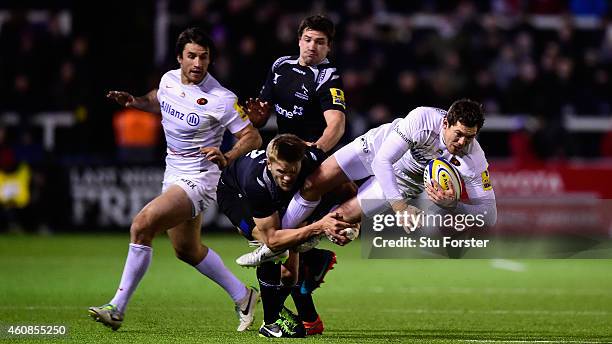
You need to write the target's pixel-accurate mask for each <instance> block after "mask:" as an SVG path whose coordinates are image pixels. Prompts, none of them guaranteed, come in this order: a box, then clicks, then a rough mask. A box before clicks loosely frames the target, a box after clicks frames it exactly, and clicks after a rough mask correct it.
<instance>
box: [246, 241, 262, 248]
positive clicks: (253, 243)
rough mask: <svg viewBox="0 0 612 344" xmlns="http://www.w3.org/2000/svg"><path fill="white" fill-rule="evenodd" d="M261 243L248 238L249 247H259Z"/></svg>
mask: <svg viewBox="0 0 612 344" xmlns="http://www.w3.org/2000/svg"><path fill="white" fill-rule="evenodd" d="M262 245H263V244H262V243H260V242H259V241H257V240H249V247H261V246H262Z"/></svg>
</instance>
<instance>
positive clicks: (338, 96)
mask: <svg viewBox="0 0 612 344" xmlns="http://www.w3.org/2000/svg"><path fill="white" fill-rule="evenodd" d="M329 92H330V93H331V96H332V104H335V105H340V106H342V108H343V109H345V110H346V101H345V100H344V91H342V90H341V89H339V88H330V89H329Z"/></svg>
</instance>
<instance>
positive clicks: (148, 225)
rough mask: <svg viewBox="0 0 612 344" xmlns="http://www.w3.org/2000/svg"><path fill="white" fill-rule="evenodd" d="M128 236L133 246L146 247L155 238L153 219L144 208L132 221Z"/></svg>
mask: <svg viewBox="0 0 612 344" xmlns="http://www.w3.org/2000/svg"><path fill="white" fill-rule="evenodd" d="M130 236H131V238H132V242H133V243H135V244H141V245H148V244H150V243H151V241H152V240H153V237H154V236H155V229H154V228H153V218H152V216H151V212H150V211H149V210H147V209H146V208H145V209H143V210H141V211H140V212H139V213H138V214H137V215H136V217H134V220H132V225H131V226H130Z"/></svg>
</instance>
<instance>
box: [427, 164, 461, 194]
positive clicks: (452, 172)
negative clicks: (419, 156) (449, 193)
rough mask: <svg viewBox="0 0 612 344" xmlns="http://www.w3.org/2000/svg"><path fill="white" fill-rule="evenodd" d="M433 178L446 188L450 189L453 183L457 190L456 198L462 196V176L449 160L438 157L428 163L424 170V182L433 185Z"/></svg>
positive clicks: (454, 188)
mask: <svg viewBox="0 0 612 344" xmlns="http://www.w3.org/2000/svg"><path fill="white" fill-rule="evenodd" d="M432 180H435V181H436V182H438V184H440V186H441V187H442V189H444V190H448V189H449V188H450V187H449V185H452V186H453V190H455V199H457V200H459V199H460V198H461V187H462V186H461V177H460V176H459V172H458V171H457V170H456V169H455V167H453V166H452V165H451V164H450V163H449V162H448V161H446V160H444V159H442V158H437V159H433V160H431V161H429V162H428V163H427V165H426V166H425V171H424V172H423V182H424V183H425V184H431V185H433V183H432Z"/></svg>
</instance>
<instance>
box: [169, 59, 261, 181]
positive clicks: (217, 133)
mask: <svg viewBox="0 0 612 344" xmlns="http://www.w3.org/2000/svg"><path fill="white" fill-rule="evenodd" d="M157 99H158V100H159V106H160V108H161V113H162V125H163V127H164V133H165V135H166V144H167V149H166V153H167V155H166V165H167V167H168V168H171V169H174V170H175V171H177V172H179V173H188V174H196V173H200V172H202V171H206V170H208V171H210V170H215V169H216V170H218V167H217V165H215V164H214V163H212V162H210V161H208V160H206V158H205V156H204V155H203V154H202V153H200V150H199V149H200V148H202V147H219V146H220V145H221V140H222V139H223V133H224V132H225V129H226V128H227V129H229V131H230V132H231V133H232V134H234V133H236V132H238V131H240V130H242V129H243V128H244V127H246V126H247V125H248V124H249V123H250V122H249V120H248V117H247V116H246V114H245V113H244V111H243V110H242V109H241V108H240V107H239V106H238V103H237V101H238V99H237V97H236V95H235V94H234V93H232V92H231V91H229V90H228V89H226V88H225V87H223V86H221V84H219V82H218V81H217V80H216V79H215V78H214V77H213V76H212V75H210V73H207V74H206V76H205V77H204V79H203V80H202V82H200V83H199V84H197V85H184V84H182V83H181V70H180V69H175V70H171V71H169V72H167V73H166V74H164V76H163V77H162V78H161V80H160V82H159V89H158V91H157Z"/></svg>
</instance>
